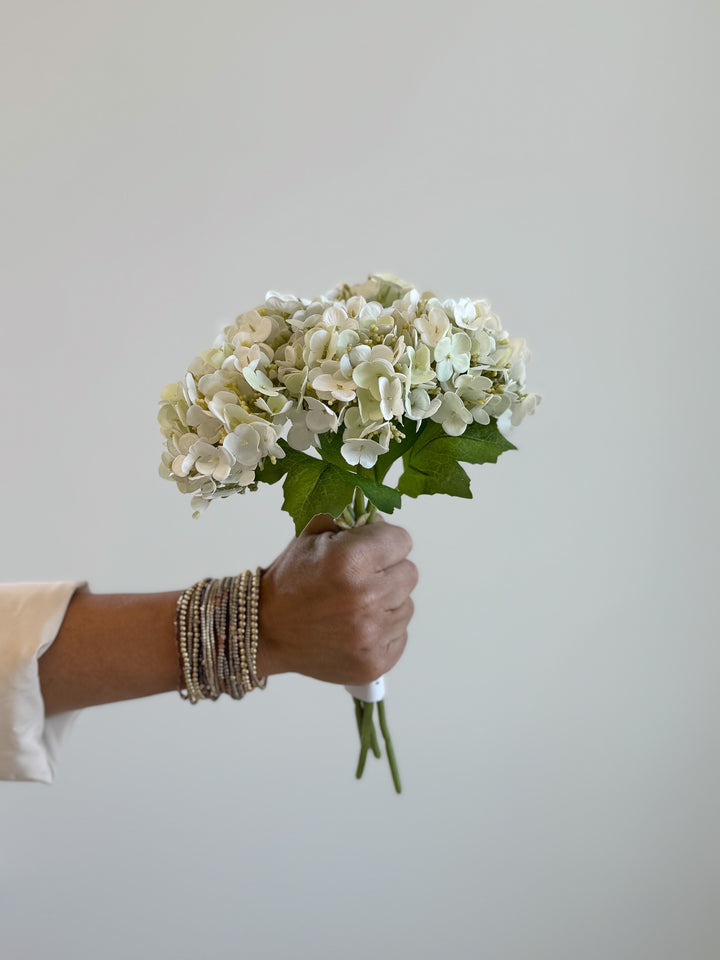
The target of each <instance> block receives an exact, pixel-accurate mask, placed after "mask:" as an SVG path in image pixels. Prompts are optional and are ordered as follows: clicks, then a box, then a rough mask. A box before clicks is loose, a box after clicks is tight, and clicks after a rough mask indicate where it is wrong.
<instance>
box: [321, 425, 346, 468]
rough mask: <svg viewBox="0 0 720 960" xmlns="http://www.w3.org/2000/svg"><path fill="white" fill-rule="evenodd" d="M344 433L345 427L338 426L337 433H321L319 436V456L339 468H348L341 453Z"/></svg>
mask: <svg viewBox="0 0 720 960" xmlns="http://www.w3.org/2000/svg"><path fill="white" fill-rule="evenodd" d="M344 433H345V427H340V429H339V430H338V432H337V433H321V434H320V436H319V440H320V456H321V457H322V458H323V460H327V462H328V463H332V464H334V465H335V466H336V467H340V469H341V470H347V468H348V463H347V461H346V460H345V458H344V457H343V455H342V453H341V447H342V445H343V434H344Z"/></svg>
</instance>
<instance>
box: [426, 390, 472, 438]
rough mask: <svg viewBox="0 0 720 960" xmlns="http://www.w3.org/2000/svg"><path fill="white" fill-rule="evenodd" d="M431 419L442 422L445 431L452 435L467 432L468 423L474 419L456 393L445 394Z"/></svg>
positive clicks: (456, 435)
mask: <svg viewBox="0 0 720 960" xmlns="http://www.w3.org/2000/svg"><path fill="white" fill-rule="evenodd" d="M431 419H432V420H434V421H435V423H439V424H441V425H442V428H443V430H444V431H445V433H447V434H449V435H450V436H451V437H459V436H460V434H462V433H465V429H466V427H467V425H468V424H469V423H472V421H473V417H472V414H471V413H470V412H469V411H468V410H467V409H466V407H465V404H464V403H463V402H462V400H461V399H460V397H459V396H458V395H457V394H456V393H445V394H443V398H442V403H441V404H440V407H439V409H438V410H436V411H435V413H434V414H433V415H432V417H431Z"/></svg>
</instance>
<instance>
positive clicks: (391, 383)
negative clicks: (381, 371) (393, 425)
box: [378, 377, 404, 420]
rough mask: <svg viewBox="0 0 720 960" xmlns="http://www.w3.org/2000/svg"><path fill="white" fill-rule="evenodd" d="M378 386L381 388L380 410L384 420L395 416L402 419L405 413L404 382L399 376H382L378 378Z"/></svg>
mask: <svg viewBox="0 0 720 960" xmlns="http://www.w3.org/2000/svg"><path fill="white" fill-rule="evenodd" d="M378 388H379V390H380V412H381V413H382V415H383V419H384V420H392V418H393V417H397V418H398V419H400V418H401V417H402V415H403V411H404V404H403V384H402V381H401V380H400V378H399V377H393V378H392V379H389V378H388V377H380V378H379V379H378Z"/></svg>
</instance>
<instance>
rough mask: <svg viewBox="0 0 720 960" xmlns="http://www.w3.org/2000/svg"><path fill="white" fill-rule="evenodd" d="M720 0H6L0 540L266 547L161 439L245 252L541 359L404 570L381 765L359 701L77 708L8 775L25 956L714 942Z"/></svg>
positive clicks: (76, 548) (195, 555)
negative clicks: (397, 781) (408, 295)
mask: <svg viewBox="0 0 720 960" xmlns="http://www.w3.org/2000/svg"><path fill="white" fill-rule="evenodd" d="M719 14H720V8H719V7H718V5H717V4H716V3H712V2H689V3H684V4H679V3H671V2H653V3H650V2H638V0H624V2H622V3H621V2H616V0H609V2H606V3H602V4H599V3H588V4H578V3H573V2H569V0H568V2H563V0H549V2H547V3H543V4H539V3H532V2H529V0H524V2H518V3H504V2H503V3H501V2H497V0H492V2H480V3H471V2H460V0H446V2H444V3H442V4H436V5H432V6H428V7H425V6H422V5H420V4H416V3H404V2H393V0H389V2H382V3H381V2H379V0H368V2H365V3H363V4H357V5H350V4H345V3H338V2H336V3H329V2H328V3H323V2H319V0H314V2H306V3H290V2H268V3H265V4H259V3H253V4H251V3H247V2H222V0H205V2H204V3H202V4H200V3H190V2H184V0H174V2H170V0H143V2H138V0H125V2H89V0H86V2H80V0H66V2H63V3H51V2H49V0H22V2H19V0H4V2H3V3H2V6H0V101H1V103H2V117H3V121H2V152H1V153H0V243H1V244H2V250H1V256H0V271H1V284H0V317H1V321H0V322H1V324H2V327H1V334H0V397H1V398H2V409H3V411H4V416H3V429H2V451H3V453H2V467H3V469H2V471H1V474H0V484H1V486H0V493H1V496H2V517H3V519H2V544H3V548H2V552H1V556H0V578H1V579H2V580H4V581H17V580H46V579H50V580H55V579H58V580H63V579H75V578H79V579H87V580H88V581H89V583H90V586H91V589H93V590H94V591H96V592H124V591H155V590H166V589H175V588H178V589H180V588H183V587H185V586H187V585H189V584H190V583H192V582H193V581H194V580H196V579H198V578H199V577H201V576H206V575H210V576H224V575H226V574H228V573H233V572H235V571H236V570H240V569H243V568H245V567H250V566H254V565H255V564H258V563H260V564H265V565H267V564H268V563H269V562H270V561H271V560H272V559H273V557H274V556H275V555H276V554H277V553H279V552H280V550H281V549H282V548H283V547H284V546H285V544H286V542H287V541H288V540H289V538H290V537H291V535H292V525H291V522H290V520H289V518H288V517H287V515H286V514H284V513H281V511H280V503H281V493H280V491H279V490H275V489H274V488H272V489H269V488H268V489H263V490H261V492H260V493H258V494H256V495H254V496H253V499H250V498H245V499H240V498H237V499H235V500H229V501H225V502H221V503H217V504H213V506H212V507H211V508H210V510H209V511H208V512H207V513H206V514H204V515H203V516H202V517H201V518H200V519H199V520H192V519H191V509H190V504H189V498H185V497H182V496H181V495H180V494H179V493H178V492H177V491H176V489H175V487H174V485H172V484H170V483H168V482H167V481H163V480H161V479H160V478H159V477H158V475H157V466H158V463H159V458H160V453H161V449H162V442H161V436H160V432H159V428H158V426H157V423H156V420H155V417H156V413H157V408H158V406H157V405H158V399H159V393H160V390H161V388H162V387H163V386H164V385H165V384H166V383H168V382H170V381H173V380H177V379H179V378H180V377H181V376H182V375H183V374H184V371H185V369H186V366H187V364H188V362H189V361H190V360H191V359H192V358H193V357H194V356H195V354H196V353H197V352H198V351H199V350H201V349H203V348H204V347H206V346H208V345H209V344H210V343H211V341H212V339H213V338H214V336H215V334H216V333H217V332H218V330H219V329H220V327H221V326H222V324H223V323H224V322H227V321H228V320H229V319H232V318H233V317H234V316H236V315H237V314H238V313H240V312H242V311H243V310H245V309H248V308H250V307H252V306H255V305H256V304H258V303H260V302H261V301H262V300H263V298H264V296H265V292H266V290H268V289H279V290H282V291H285V292H293V293H296V294H299V295H301V296H313V295H315V294H317V293H320V292H322V291H324V290H326V289H328V288H329V287H331V286H333V285H334V284H335V283H337V282H339V281H342V280H347V281H350V282H359V281H361V280H363V279H364V278H365V277H366V276H367V274H368V273H369V272H372V271H391V272H395V273H397V274H399V275H400V276H401V277H404V278H406V279H408V280H409V281H411V282H413V283H414V284H416V285H417V286H419V287H420V288H421V289H433V290H435V292H436V293H437V294H438V295H439V296H441V297H450V296H451V297H460V296H470V297H482V296H484V297H487V298H489V299H490V300H491V301H492V303H493V306H494V308H495V309H496V310H497V312H498V313H499V315H500V317H501V318H502V320H503V321H504V323H505V325H506V326H507V327H508V329H509V330H510V332H511V334H512V335H515V336H523V337H526V338H527V339H528V341H529V343H530V346H531V349H532V351H533V359H532V361H531V363H530V365H529V376H528V383H529V388H530V389H531V390H535V391H537V392H539V393H540V394H542V395H543V402H542V405H541V406H540V407H539V409H538V412H537V413H536V415H535V416H534V417H532V418H530V419H528V420H526V421H525V423H524V424H523V425H522V426H521V427H520V428H519V429H518V430H517V431H516V432H515V434H514V436H513V440H514V442H515V443H516V445H517V446H518V448H519V450H518V452H517V453H508V454H506V455H504V456H503V457H502V458H501V459H500V461H499V462H498V464H497V465H496V466H483V467H475V468H470V469H471V475H472V482H473V490H474V494H475V498H474V499H473V500H472V501H470V502H467V501H455V500H452V499H450V498H445V497H440V496H438V497H433V498H428V499H425V500H420V501H417V502H408V503H407V505H406V506H404V507H403V510H402V512H401V514H400V516H399V518H398V519H397V520H396V521H395V522H400V523H402V524H403V525H404V526H406V527H407V528H408V530H409V531H410V532H411V534H412V536H413V538H414V542H415V548H414V554H413V557H414V560H415V562H416V563H417V564H418V566H419V569H420V574H421V580H420V584H419V586H418V588H417V590H416V593H415V598H416V614H415V618H414V620H413V623H412V626H411V639H410V643H409V645H408V648H407V651H406V654H405V656H404V658H403V659H402V660H401V662H400V663H399V665H398V666H397V667H396V668H395V670H393V671H392V673H391V675H390V677H389V680H388V685H389V693H388V701H387V704H388V715H389V719H390V722H391V726H392V729H393V733H394V739H395V743H396V747H397V752H398V758H399V763H400V767H401V772H402V775H403V779H404V786H405V792H404V793H403V795H402V796H401V797H397V796H396V795H395V794H394V793H393V791H392V784H391V782H390V777H389V773H388V771H387V767H386V766H385V764H384V762H383V763H382V764H380V763H376V762H375V761H371V762H370V763H369V764H368V768H367V770H366V773H365V776H364V778H363V780H362V781H360V782H359V783H358V782H356V781H355V779H354V765H355V760H356V749H357V736H356V731H355V728H354V715H353V710H352V703H351V701H350V699H349V697H348V696H347V694H345V692H344V691H343V690H342V689H340V688H336V687H332V686H328V685H323V684H321V683H318V682H315V681H311V680H307V679H304V678H302V677H299V676H292V675H287V676H282V677H277V678H273V679H272V680H271V681H270V683H269V684H268V688H267V690H266V691H265V692H264V693H262V694H259V693H258V694H254V695H253V696H252V697H249V698H248V699H247V700H246V702H245V703H244V704H237V703H234V702H232V701H228V702H226V703H225V702H218V703H216V704H209V703H206V704H199V705H198V706H195V707H191V706H190V705H189V704H187V703H185V702H183V701H181V700H180V698H179V697H178V696H176V695H163V696H159V697H152V698H149V699H147V700H141V701H135V702H131V703H122V704H115V705H110V706H106V707H100V708H95V709H92V710H87V711H86V712H85V713H84V714H83V715H82V716H81V717H80V719H79V721H78V723H77V725H76V727H75V730H74V733H73V736H72V738H71V739H70V741H69V742H68V743H67V745H66V747H65V749H64V751H63V755H62V762H61V767H60V772H59V775H58V777H57V780H56V782H55V783H54V784H53V785H52V786H51V787H46V786H42V785H39V784H15V783H13V784H5V785H0V953H2V956H3V958H4V960H37V958H38V957H43V958H47V960H96V958H98V957H103V958H105V960H127V958H130V957H148V958H153V960H164V958H174V960H186V958H187V960H189V958H191V957H195V956H201V957H209V956H213V957H215V956H225V955H227V956H236V955H237V956H242V957H248V958H273V960H274V958H298V960H299V958H303V960H305V958H308V960H335V958H337V957H342V958H343V960H360V958H362V960H366V958H367V957H368V956H374V957H392V958H403V960H404V958H406V957H412V958H414V960H431V958H437V957H441V956H442V957H449V958H452V960H476V958H477V960H486V958H487V960H579V958H580V960H608V958H611V957H612V958H613V960H645V958H647V957H652V958H653V960H677V958H678V957H682V958H683V960H715V958H717V956H718V955H719V954H720V919H719V914H718V910H717V904H718V896H719V895H720V882H719V881H720V870H719V859H718V854H719V853H720V849H719V848H720V838H719V837H718V831H717V811H718V800H719V799H720V797H719V792H720V791H719V790H718V787H719V786H720V777H719V775H718V747H719V746H720V722H719V716H718V708H717V702H718V682H719V678H720V674H719V669H720V656H719V654H718V644H717V641H718V620H719V617H718V600H717V584H718V564H717V535H718V497H717V483H718V456H717V400H716V386H715V376H716V368H717V357H718V351H719V349H720V339H719V337H718V320H717V312H718V311H717V276H718V263H717V250H718V212H719V210H718V179H717V170H718V159H719V158H718V128H717V94H718V67H717V62H718V61H717V42H718V26H719V23H718V21H719V20H720V16H719Z"/></svg>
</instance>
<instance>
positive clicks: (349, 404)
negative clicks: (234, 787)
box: [158, 274, 539, 792]
mask: <svg viewBox="0 0 720 960" xmlns="http://www.w3.org/2000/svg"><path fill="white" fill-rule="evenodd" d="M528 356H529V354H528V349H527V346H526V344H525V341H524V340H521V339H509V337H508V334H507V332H506V331H505V330H503V328H502V325H501V323H500V320H499V319H498V317H497V315H496V314H495V313H493V312H492V310H491V309H490V304H489V303H488V302H487V301H486V300H470V299H469V298H467V297H465V298H462V299H460V300H440V299H438V298H437V297H436V296H435V295H434V294H433V293H431V292H424V293H421V292H419V291H418V290H416V289H415V288H414V287H413V286H411V285H410V284H408V283H405V282H404V281H402V280H400V279H399V278H397V277H395V276H393V275H392V274H373V275H371V276H370V277H369V278H368V280H367V281H366V282H365V283H360V284H354V285H348V284H342V285H340V286H338V287H336V288H334V289H332V290H329V291H328V292H327V293H325V294H323V295H321V296H319V297H315V298H314V299H312V300H306V299H301V298H299V297H295V296H290V295H285V294H280V293H276V292H274V291H270V292H269V293H268V294H267V296H266V298H265V302H264V303H263V304H261V305H260V306H259V307H257V308H255V309H253V310H249V311H248V312H247V313H243V314H241V315H240V316H239V317H238V318H237V320H236V321H235V322H234V323H232V324H230V325H229V326H226V327H225V328H224V329H223V331H222V332H221V333H220V334H219V335H218V337H217V338H216V340H215V342H214V344H213V346H212V347H210V349H208V350H204V351H203V352H202V353H201V354H200V355H199V356H197V357H196V358H195V359H194V360H193V361H192V363H191V364H190V366H189V367H188V371H187V374H186V376H185V378H184V380H181V381H180V382H179V383H172V384H170V385H169V386H167V387H165V389H164V390H163V391H162V396H161V406H160V412H159V414H158V420H159V422H160V426H161V429H162V433H163V435H164V437H165V441H166V447H167V449H166V450H165V451H164V452H163V454H162V464H161V466H160V474H161V476H163V477H165V478H167V479H169V480H173V481H175V483H176V484H177V487H178V489H179V490H180V491H181V492H182V493H189V494H191V496H192V500H191V503H192V506H193V508H194V511H195V512H194V514H193V516H195V517H197V516H198V515H199V513H200V511H201V510H203V509H205V508H206V507H207V506H208V505H209V504H210V503H211V502H212V501H213V500H217V499H220V498H224V497H228V496H231V495H232V494H235V493H245V492H246V491H247V490H256V489H257V488H258V484H259V483H276V482H277V481H278V480H281V479H284V486H283V492H284V502H283V509H284V510H286V511H287V512H288V513H289V514H290V515H291V516H292V518H293V520H294V522H295V529H296V532H297V533H300V531H301V530H302V529H303V528H304V527H305V525H306V524H307V523H308V522H309V521H310V520H311V519H312V518H313V516H315V515H316V514H319V513H329V514H331V515H332V516H333V517H335V518H337V520H338V522H339V523H340V524H341V525H348V526H349V525H359V524H362V523H366V522H368V521H369V520H370V519H372V516H373V515H374V513H375V511H376V510H380V511H383V512H385V513H392V512H393V511H394V510H395V509H396V508H398V507H399V506H400V503H401V497H402V495H403V494H404V495H406V496H409V497H417V496H419V495H420V494H429V493H446V494H450V495H452V496H457V497H471V496H472V494H471V492H470V479H469V477H468V475H467V473H466V472H465V470H464V469H463V467H462V466H461V465H460V464H461V462H465V463H495V462H496V461H497V458H498V456H499V455H500V454H501V453H503V452H504V451H506V450H513V449H515V448H514V446H513V444H511V443H510V442H509V440H508V439H507V438H506V436H505V435H504V433H503V432H501V430H500V429H499V426H498V421H500V425H501V426H502V425H503V424H505V423H507V424H509V425H513V426H515V425H517V424H519V423H520V422H521V420H522V419H523V418H524V417H525V415H526V414H529V413H533V412H534V410H535V407H536V405H537V403H538V402H539V397H537V396H536V395H534V394H531V393H528V392H527V391H526V389H525V364H526V361H527V359H528ZM506 432H507V431H506ZM307 451H309V452H307ZM396 463H399V464H400V466H401V470H400V474H399V477H398V479H397V480H396V481H395V482H394V483H389V482H386V481H387V477H388V472H389V471H390V468H391V467H392V466H393V464H396ZM348 690H349V691H350V692H351V693H352V694H353V697H354V700H355V708H356V715H357V723H358V730H359V734H360V743H361V746H360V759H359V762H358V767H357V776H358V778H359V777H360V776H361V775H362V773H363V769H364V766H365V760H366V757H367V754H368V752H369V751H372V752H373V753H374V754H375V755H376V756H380V748H379V744H378V739H377V735H376V732H375V726H374V721H373V708H374V705H375V703H377V704H378V718H379V722H380V728H381V731H382V734H383V736H384V739H385V744H386V750H387V755H388V760H389V763H390V768H391V771H392V776H393V781H394V783H395V788H396V790H397V791H398V792H400V779H399V775H398V770H397V764H396V762H395V757H394V752H393V747H392V741H391V739H390V736H389V732H388V729H387V722H386V718H385V709H384V682H383V678H378V680H377V681H376V682H375V683H373V684H369V685H367V687H348Z"/></svg>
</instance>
